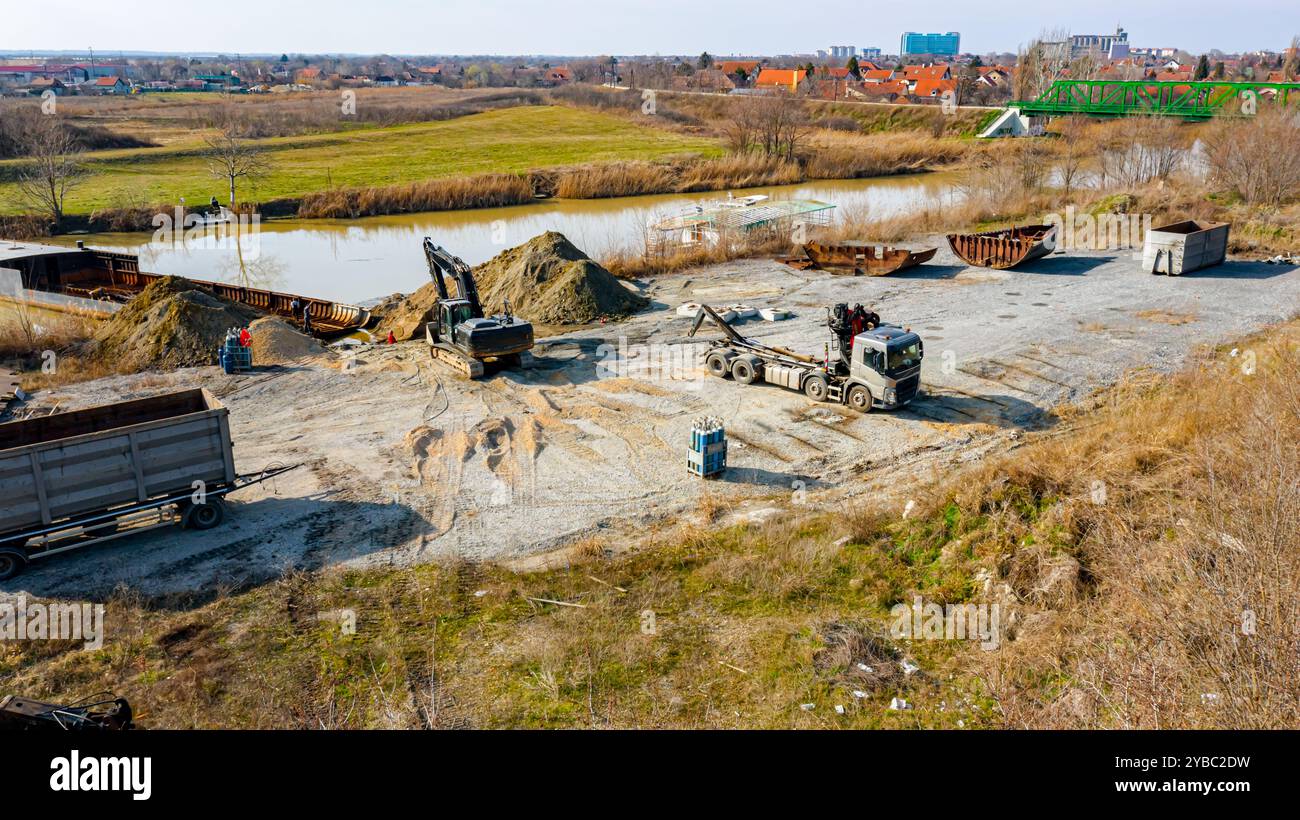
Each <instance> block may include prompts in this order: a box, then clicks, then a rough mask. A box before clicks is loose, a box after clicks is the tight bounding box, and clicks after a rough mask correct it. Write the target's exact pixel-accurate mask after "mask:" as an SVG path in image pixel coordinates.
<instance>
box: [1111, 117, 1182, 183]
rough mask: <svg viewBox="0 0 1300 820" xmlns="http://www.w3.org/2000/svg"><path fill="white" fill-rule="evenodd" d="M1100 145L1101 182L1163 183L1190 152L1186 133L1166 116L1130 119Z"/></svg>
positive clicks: (1177, 123) (1179, 166) (1180, 165)
mask: <svg viewBox="0 0 1300 820" xmlns="http://www.w3.org/2000/svg"><path fill="white" fill-rule="evenodd" d="M1125 122H1126V123H1127V127H1125V128H1124V129H1123V130H1120V131H1118V132H1114V133H1112V135H1111V137H1110V138H1109V139H1108V140H1106V142H1105V143H1104V144H1103V145H1102V148H1101V152H1100V157H1101V174H1102V179H1103V181H1105V182H1108V183H1111V184H1118V185H1145V184H1146V183H1148V182H1153V181H1159V182H1164V181H1166V180H1168V179H1169V177H1170V175H1171V174H1173V172H1174V171H1176V170H1178V169H1179V168H1181V167H1182V166H1183V164H1184V163H1185V162H1186V160H1187V156H1188V154H1189V153H1190V150H1191V145H1190V142H1191V139H1190V136H1189V133H1188V132H1187V131H1186V130H1184V129H1183V128H1182V126H1181V124H1180V123H1179V122H1177V121H1176V120H1174V119H1173V118H1170V117H1159V116H1148V117H1133V118H1130V119H1129V120H1126V121H1125Z"/></svg>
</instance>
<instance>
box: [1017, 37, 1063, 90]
mask: <svg viewBox="0 0 1300 820" xmlns="http://www.w3.org/2000/svg"><path fill="white" fill-rule="evenodd" d="M1068 38H1069V34H1068V33H1067V32H1066V31H1065V30H1064V29H1055V30H1052V31H1047V30H1044V31H1043V32H1042V33H1041V34H1039V35H1038V38H1037V39H1035V40H1032V41H1031V42H1030V43H1029V45H1028V46H1026V47H1024V48H1022V49H1021V50H1020V54H1019V56H1018V57H1017V59H1016V73H1015V86H1014V88H1015V95H1014V96H1015V98H1016V99H1017V100H1032V99H1034V98H1035V97H1037V96H1038V95H1040V94H1042V93H1043V92H1044V91H1046V90H1047V89H1048V87H1049V86H1051V84H1052V83H1053V82H1055V81H1056V79H1057V78H1058V77H1060V75H1061V70H1062V69H1064V68H1066V67H1067V66H1068V65H1069V64H1070V48H1069V43H1068Z"/></svg>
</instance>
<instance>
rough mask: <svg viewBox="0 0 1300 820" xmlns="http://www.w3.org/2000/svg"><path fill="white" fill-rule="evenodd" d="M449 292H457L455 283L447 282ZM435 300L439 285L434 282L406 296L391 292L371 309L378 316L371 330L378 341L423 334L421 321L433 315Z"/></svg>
mask: <svg viewBox="0 0 1300 820" xmlns="http://www.w3.org/2000/svg"><path fill="white" fill-rule="evenodd" d="M447 291H448V292H449V293H453V294H454V293H455V292H456V283H455V282H449V283H448V284H447ZM437 301H438V289H437V288H435V287H434V286H433V282H432V281H431V282H429V284H427V285H425V286H424V287H422V288H420V289H419V290H417V291H415V292H414V293H412V294H411V295H409V296H402V295H401V294H394V295H392V296H389V297H388V298H387V299H385V300H383V301H382V302H380V303H379V304H377V305H375V306H374V307H372V308H371V309H370V313H371V315H373V316H378V317H379V323H378V324H377V325H375V329H374V330H373V331H371V332H372V333H374V335H375V338H376V339H377V340H378V341H381V342H382V341H383V340H385V339H387V338H388V332H389V331H392V333H393V337H394V338H396V339H397V341H399V342H405V341H407V340H409V339H415V338H420V339H423V338H424V323H425V322H428V321H430V320H432V319H433V305H434V303H435V302H437Z"/></svg>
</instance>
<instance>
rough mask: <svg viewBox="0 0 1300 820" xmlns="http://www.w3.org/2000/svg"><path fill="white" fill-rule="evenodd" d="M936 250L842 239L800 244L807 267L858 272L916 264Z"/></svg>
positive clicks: (880, 271)
mask: <svg viewBox="0 0 1300 820" xmlns="http://www.w3.org/2000/svg"><path fill="white" fill-rule="evenodd" d="M938 250H939V249H938V248H924V249H922V250H918V251H913V250H908V249H907V248H893V247H890V246H888V245H874V244H869V243H866V242H845V243H842V244H838V245H824V244H822V243H820V242H807V243H805V244H804V246H803V252H804V255H805V256H807V257H808V260H809V261H811V262H812V265H811V267H816V268H851V269H852V270H853V273H854V274H855V275H859V276H861V275H863V274H865V275H867V276H885V275H887V274H890V273H895V272H897V271H900V270H906V269H907V268H912V267H916V266H917V265H922V264H924V263H926V262H929V261H930V260H931V259H933V258H934V255H935V254H936V253H937V252H938Z"/></svg>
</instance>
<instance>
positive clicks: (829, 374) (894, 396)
mask: <svg viewBox="0 0 1300 820" xmlns="http://www.w3.org/2000/svg"><path fill="white" fill-rule="evenodd" d="M706 318H707V319H709V320H711V321H712V322H713V324H715V325H717V327H718V329H719V330H721V331H722V334H723V337H724V338H722V339H719V340H715V341H713V342H710V349H709V352H708V353H706V354H705V356H704V366H705V369H707V370H708V371H709V373H710V374H712V375H714V376H717V377H719V378H723V379H725V378H733V379H735V380H736V381H738V382H740V383H741V384H754V383H755V382H767V383H768V384H775V385H779V386H781V387H784V388H786V389H788V390H798V391H800V392H802V393H803V394H804V395H806V396H808V397H809V398H810V399H812V400H813V401H831V402H836V403H839V404H847V405H848V406H849V407H852V408H853V409H855V410H859V411H861V412H864V413H866V412H870V411H871V410H872V409H880V410H895V409H897V408H899V407H902V406H903V405H905V404H907V403H908V402H910V401H911V400H912V399H914V398H915V397H916V396H917V394H918V392H919V391H920V385H921V358H922V356H923V355H924V349H923V347H924V346H923V344H922V342H921V337H920V336H918V335H917V334H915V333H913V332H911V331H910V330H906V329H904V328H901V327H897V326H895V325H888V324H882V323H881V322H880V320H879V317H878V316H876V315H875V314H874V313H869V312H866V311H864V310H863V309H862V306H861V305H859V306H857V307H856V308H855V309H854V310H849V309H848V307H847V306H846V305H836V306H835V309H834V311H833V312H829V315H828V317H827V325H828V327H829V328H830V329H831V332H832V339H831V342H830V343H829V344H828V345H827V355H826V356H825V357H823V358H822V359H820V360H819V359H817V358H815V357H812V356H807V355H804V354H801V353H797V352H795V351H793V350H787V349H786V348H782V347H775V346H772V345H766V344H763V343H762V342H759V341H757V340H755V339H751V338H748V337H745V336H742V335H741V334H740V333H738V332H737V331H736V329H735V328H733V327H732V326H731V324H730V323H728V322H727V321H726V320H724V319H723V318H722V317H721V316H719V315H718V313H717V311H715V310H714V309H713V308H711V307H709V306H708V305H701V306H700V310H699V312H698V313H697V314H696V317H695V324H694V326H692V327H691V330H690V333H689V334H687V335H688V336H694V335H695V334H696V333H697V332H698V331H699V329H700V326H701V325H702V324H703V323H704V320H705V319H706ZM831 351H834V352H835V353H836V354H837V355H836V356H832V355H831Z"/></svg>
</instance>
